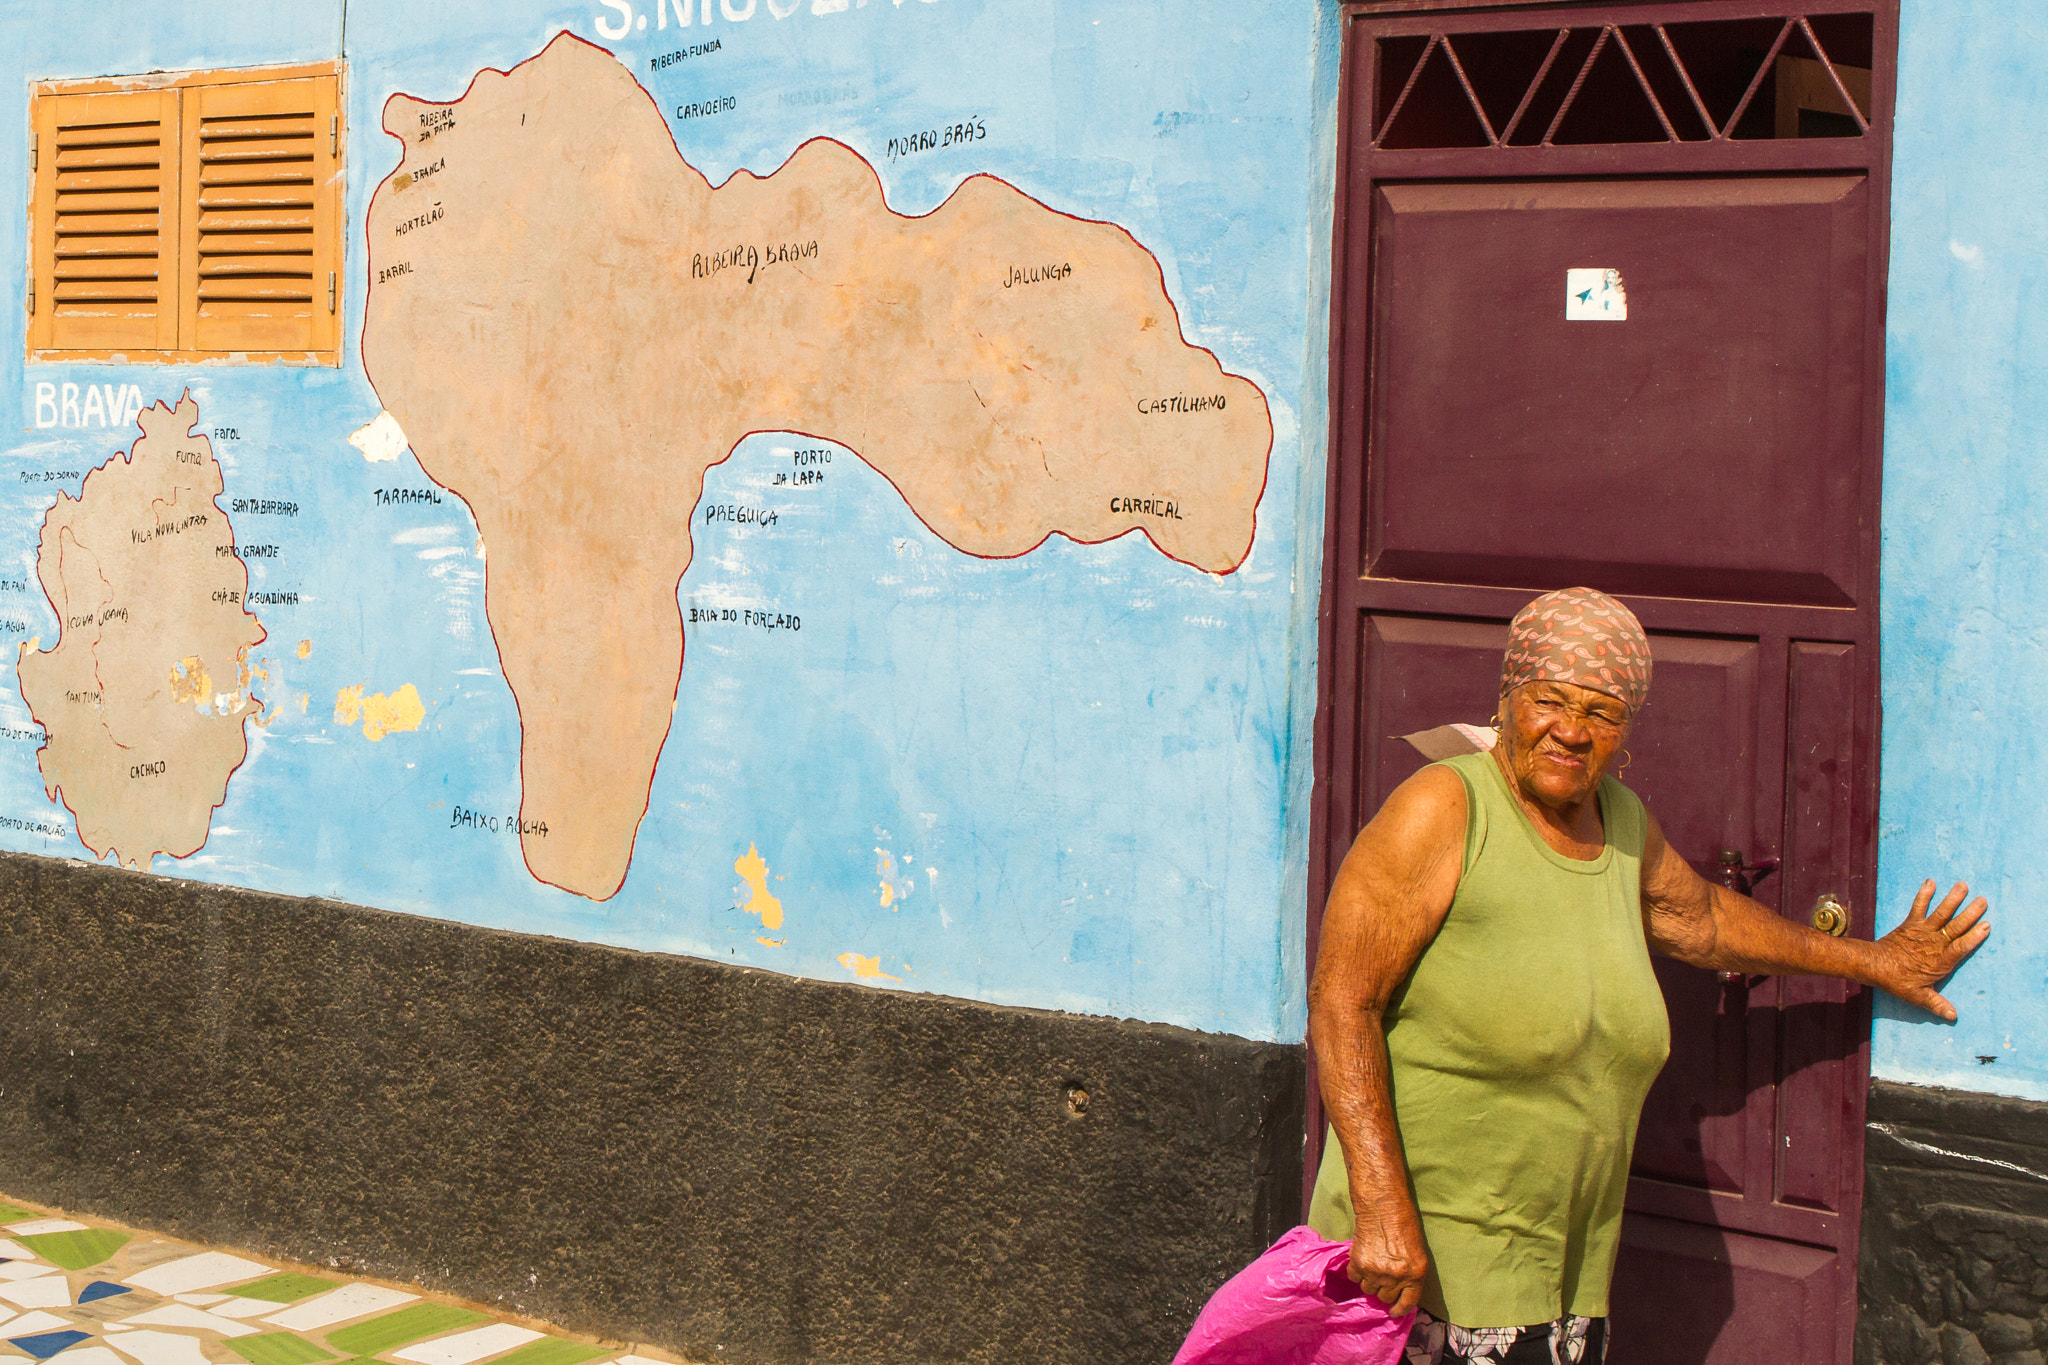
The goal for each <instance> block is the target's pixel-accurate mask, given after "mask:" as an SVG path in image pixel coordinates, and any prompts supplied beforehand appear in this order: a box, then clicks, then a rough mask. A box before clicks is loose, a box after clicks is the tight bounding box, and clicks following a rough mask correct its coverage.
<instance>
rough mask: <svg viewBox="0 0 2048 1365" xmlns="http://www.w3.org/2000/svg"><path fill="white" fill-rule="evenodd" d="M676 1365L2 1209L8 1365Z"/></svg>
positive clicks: (341, 1280) (434, 1304) (374, 1285)
mask: <svg viewBox="0 0 2048 1365" xmlns="http://www.w3.org/2000/svg"><path fill="white" fill-rule="evenodd" d="M23 1357H27V1358H29V1359H32V1360H39V1361H40V1360H47V1361H51V1362H53V1365H321V1363H322V1362H329V1361H332V1362H337V1365H674V1362H673V1360H672V1359H664V1358H663V1353H659V1352H647V1351H646V1350H645V1348H636V1347H631V1346H627V1345H610V1346H607V1345H603V1344H600V1343H598V1342H594V1341H589V1340H586V1339H582V1338H577V1337H572V1336H569V1335H567V1334H565V1333H561V1332H558V1331H554V1330H551V1329H549V1328H548V1327H547V1326H546V1325H545V1324H541V1323H534V1322H530V1321H528V1320H527V1319H524V1318H519V1317H514V1316H511V1315H507V1314H501V1313H494V1312H491V1311H489V1310H487V1309H484V1308H480V1307H478V1306H476V1305H473V1304H466V1303H459V1302H456V1301H454V1300H450V1299H447V1298H444V1297H439V1296H435V1295H429V1294H424V1293H419V1292H416V1291H415V1290H411V1289H404V1288H397V1287H394V1286H392V1285H388V1284H381V1283H378V1282H375V1281H371V1280H362V1279H356V1278H353V1277H348V1276H342V1275H336V1274H332V1273H330V1272H327V1271H324V1270H317V1269H315V1270H310V1271H309V1270H308V1269H306V1268H304V1267H299V1266H281V1265H273V1264H268V1263H266V1262H264V1261H263V1260H261V1259H259V1258H256V1257H253V1256H245V1255H242V1254H240V1253H231V1252H225V1251H215V1250H209V1249H208V1248H205V1247H199V1246H193V1245H191V1244H189V1243H185V1242H177V1241H172V1240H170V1239H169V1238H165V1237H159V1236H156V1235H155V1234H153V1233H148V1232H138V1231H135V1230H134V1229H132V1228H124V1227H117V1226H115V1225H112V1224H109V1223H104V1222H100V1221H98V1220H96V1219H81V1218H70V1217H59V1216H52V1215H51V1214H49V1213H47V1212H38V1211H36V1210H34V1209H30V1208H24V1207H21V1206H20V1205H17V1204H11V1203H7V1202H5V1201H0V1365H5V1362H6V1360H8V1359H16V1360H19V1359H21V1358H23Z"/></svg>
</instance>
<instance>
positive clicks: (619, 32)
mask: <svg viewBox="0 0 2048 1365" xmlns="http://www.w3.org/2000/svg"><path fill="white" fill-rule="evenodd" d="M598 3H599V4H601V5H603V6H604V7H605V8H606V9H615V10H617V11H618V12H619V13H620V14H621V15H623V16H625V17H624V18H622V19H620V20H619V26H618V27H617V28H611V27H609V26H608V25H606V23H605V21H604V16H603V15H602V14H598V15H593V16H592V18H593V19H594V20H595V21H596V23H597V36H598V37H600V38H623V37H625V36H626V34H627V33H628V32H629V31H630V30H631V29H632V27H633V7H632V6H631V5H629V4H627V3H626V0H598Z"/></svg>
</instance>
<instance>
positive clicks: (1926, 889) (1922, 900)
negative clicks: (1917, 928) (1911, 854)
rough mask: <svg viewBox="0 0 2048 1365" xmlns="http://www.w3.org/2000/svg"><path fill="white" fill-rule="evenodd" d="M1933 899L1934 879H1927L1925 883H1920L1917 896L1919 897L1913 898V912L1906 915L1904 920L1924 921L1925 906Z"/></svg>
mask: <svg viewBox="0 0 2048 1365" xmlns="http://www.w3.org/2000/svg"><path fill="white" fill-rule="evenodd" d="M1933 899H1934V878H1932V877H1929V878H1928V879H1927V880H1926V881H1924V882H1922V883H1920V894H1919V895H1917V896H1915V897H1913V912H1912V913H1911V914H1909V915H1907V916H1906V918H1907V919H1926V918H1927V906H1928V904H1929V903H1930V902H1931V901H1933Z"/></svg>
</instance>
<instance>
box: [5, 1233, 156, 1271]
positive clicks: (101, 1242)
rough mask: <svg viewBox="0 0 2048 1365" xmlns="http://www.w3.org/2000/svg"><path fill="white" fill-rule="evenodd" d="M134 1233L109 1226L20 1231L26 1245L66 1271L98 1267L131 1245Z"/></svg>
mask: <svg viewBox="0 0 2048 1365" xmlns="http://www.w3.org/2000/svg"><path fill="white" fill-rule="evenodd" d="M134 1235H135V1234H134V1233H131V1232H115V1231H112V1230H111V1229H109V1228H69V1229H66V1230H64V1231H61V1232H58V1231H51V1232H39V1233H19V1232H18V1233H17V1236H19V1238H20V1240H21V1243H22V1245H23V1246H26V1247H27V1248H28V1249H29V1250H30V1251H33V1252H34V1253H35V1254H36V1255H38V1256H40V1257H42V1258H43V1259H44V1260H46V1261H48V1262H50V1263H51V1264H53V1265H61V1266H63V1267H64V1268H65V1269H66V1270H84V1269H85V1268H86V1267H87V1266H95V1265H98V1264H100V1263H101V1262H102V1261H104V1260H106V1259H107V1258H108V1257H109V1256H111V1255H113V1254H114V1253H115V1252H117V1251H119V1250H120V1249H121V1248H122V1247H124V1246H126V1245H128V1242H129V1240H130V1239H131V1238H132V1237H133V1236H134Z"/></svg>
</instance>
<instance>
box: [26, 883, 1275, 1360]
mask: <svg viewBox="0 0 2048 1365" xmlns="http://www.w3.org/2000/svg"><path fill="white" fill-rule="evenodd" d="M1303 1083H1304V1082H1303V1056H1302V1051H1301V1049H1300V1048H1298V1047H1288V1046H1278V1045H1268V1044H1258V1043H1252V1042H1248V1041H1246V1040H1244V1039H1239V1038H1231V1037H1223V1036H1211V1035H1203V1034H1196V1033H1191V1032H1187V1031H1185V1030H1180V1029H1173V1028H1166V1027H1161V1026H1156V1025H1147V1024H1137V1023H1130V1022H1121V1023H1119V1022H1115V1021H1109V1020H1102V1019H1091V1018H1082V1017H1076V1016H1069V1015H1057V1014H1049V1013H1040V1012H1035V1011H1028V1010H1014V1009H997V1008H991V1007H986V1006H981V1005H976V1004H971V1003H966V1002H962V1001H957V1000H947V999H939V998H934V997H929V996H915V995H902V994H894V993H888V992H880V991H875V990H871V989H867V988H861V987H851V986H838V985H828V984H819V983H815V982H806V981H799V980H794V979H791V978H787V977H780V976H775V975H771V974H767V973H762V972H754V971H747V970H742V969H738V968H733V967H728V966H721V965H719V964H717V963H713V962H703V961H697V960H693V959H687V958H676V957H661V956H653V955H648V954H640V953H632V952H625V951H621V950H617V949H610V948H601V947H593V946H590V945H587V944H580V943H570V942H563V941H558V940H553V939H545V938H537V937H531V936H525V935H515V934H506V933H496V932H491V931H487V930H479V929H473V928H467V927H464V926H461V925H455V924H450V923H445V922H442V921H437V920H428V919H420V918H414V917H410V916H405V915H396V914H390V913H386V912H382V911H375V910H364V909H358V908H353V907H349V906H343V905H337V904H334V903H331V902H325V901H307V900H291V899H284V898H279V897H273V896H265V895H258V894H253V893H247V892H240V891H233V890H224V889H220V888H216V887H209V886H203V885H198V884H194V883H189V882H178V881H173V880H170V879H166V878H162V877H150V876H142V875H137V874H132V873H124V872H119V871H115V870H111V869H106V868H99V867H91V866H84V865H79V864H75V863H64V862H57V861H53V860H46V859H37V858H29V857H21V856H11V855H0V1192H4V1193H9V1194H15V1195H19V1196H21V1197H24V1198H27V1199H31V1200H35V1201H38V1202H41V1203H46V1204H53V1205H58V1206H61V1207H64V1208H68V1209H73V1210H79V1211H86V1212H90V1213H93V1214H97V1215H100V1216H104V1217H108V1218H113V1219H119V1220H123V1221H128V1222H133V1223H137V1224H140V1225H142V1226H144V1227H151V1228H157V1229H161V1230H163V1231H165V1232H168V1233H172V1234H175V1235H177V1236H180V1237H187V1238H192V1239H196V1240H201V1241H207V1242H213V1243H217V1244H222V1245H227V1246H240V1247H247V1248H251V1249H254V1250H257V1251H260V1252H263V1253H267V1254H271V1255H275V1256H280V1257H288V1258H292V1259H296V1260H300V1261H305V1262H311V1263H314V1264H323V1265H340V1266H345V1267H347V1268H349V1269H351V1270H354V1271H357V1272H359V1273H363V1274H371V1275H377V1276H383V1277H387V1278H392V1279H397V1280H401V1281H416V1282H418V1283H421V1284H424V1285H427V1286H429V1287H431V1288H433V1289H436V1290H440V1291H445V1292H449V1293H453V1294H457V1295H460V1296H462V1297H466V1298H470V1299H475V1300H479V1301H483V1302H487V1303H492V1304H504V1305H507V1306H510V1307H514V1308H516V1309H518V1310H519V1311H522V1312H526V1313H530V1314H533V1315H536V1316H539V1317H543V1318H547V1319H551V1320H553V1321H555V1322H557V1323H560V1324H561V1325H563V1326H565V1327H568V1328H571V1329H574V1330H581V1331H585V1332H589V1333H593V1334H597V1335H601V1336H606V1337H609V1338H611V1339H615V1340H626V1341H640V1342H651V1343H654V1344H657V1345H660V1346H664V1347H668V1348H670V1349H672V1350H675V1351H678V1352H681V1353H684V1354H686V1355H690V1356H694V1357H696V1358H700V1359H718V1360H723V1361H736V1362H747V1361H762V1362H798V1361H804V1362H810V1361H819V1362H825V1361H848V1362H866V1361H875V1362H881V1361H887V1362H890V1365H918V1363H919V1362H927V1361H946V1362H954V1361H989V1362H994V1361H1002V1362H1006V1363H1007V1362H1015V1361H1031V1362H1034V1365H1040V1363H1044V1365H1050V1363H1051V1362H1062V1361H1074V1362H1084V1361H1085V1362H1090V1365H1096V1363H1098V1362H1124V1361H1129V1362H1163V1361H1165V1360H1167V1359H1168V1358H1169V1357H1170V1356H1171V1355H1172V1353H1173V1351H1174V1348H1175V1347H1176V1346H1177V1345H1178V1342H1179V1339H1180V1337H1181V1335H1182V1333H1183V1332H1184V1331H1185V1330H1186V1327H1187V1325H1188V1323H1189V1322H1190V1321H1192V1319H1193V1317H1194V1315H1195V1313H1196V1311H1198V1310H1199V1308H1200V1307H1201V1304H1202V1302H1203V1301H1204V1299H1205V1298H1206V1297H1207V1296H1208V1294H1209V1293H1210V1292H1211V1291H1212V1290H1213V1289H1214V1288H1215V1286H1216V1285H1218V1284H1220V1283H1221V1282H1222V1281H1223V1280H1224V1279H1226V1278H1228V1276H1229V1275H1231V1274H1232V1273H1234V1272H1235V1271H1236V1270H1237V1269H1238V1268H1240V1267H1241V1266H1242V1265H1243V1264H1244V1263H1245V1262H1247V1261H1249V1260H1250V1259H1251V1258H1252V1257H1253V1256H1255V1255H1256V1254H1257V1253H1258V1252H1259V1251H1261V1250H1262V1249H1263V1248H1264V1247H1265V1246H1266V1245H1267V1244H1268V1243H1269V1242H1270V1241H1271V1240H1272V1239H1273V1238H1274V1237H1276V1236H1278V1235H1279V1233H1280V1232H1282V1231H1284V1230H1285V1229H1286V1228H1288V1227H1290V1226H1292V1225H1293V1224H1294V1223H1295V1222H1296V1221H1297V1213H1298V1202H1299V1198H1300V1189H1301V1150H1302V1143H1301V1139H1302V1132H1301V1115H1302V1099H1303ZM1083 1092H1085V1097H1084V1095H1083Z"/></svg>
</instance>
